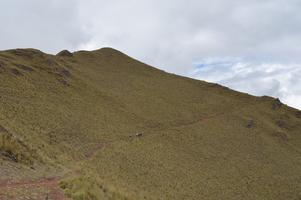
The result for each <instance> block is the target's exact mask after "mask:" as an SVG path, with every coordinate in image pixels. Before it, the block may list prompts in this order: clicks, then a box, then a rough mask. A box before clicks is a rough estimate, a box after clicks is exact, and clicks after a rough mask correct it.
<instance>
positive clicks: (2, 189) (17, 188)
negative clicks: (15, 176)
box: [0, 177, 67, 200]
mask: <svg viewBox="0 0 301 200" xmlns="http://www.w3.org/2000/svg"><path fill="white" fill-rule="evenodd" d="M59 180H60V179H59V178H58V177H51V178H41V179H39V180H23V181H18V182H11V181H0V200H65V199H67V198H65V197H64V193H63V191H62V189H61V188H60V187H59Z"/></svg>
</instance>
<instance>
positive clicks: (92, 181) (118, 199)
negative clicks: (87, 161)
mask: <svg viewBox="0 0 301 200" xmlns="http://www.w3.org/2000/svg"><path fill="white" fill-rule="evenodd" d="M99 182H100V181H99V180H96V178H92V177H89V176H83V177H76V178H71V179H66V180H63V181H61V182H60V187H61V188H62V189H63V190H64V192H65V194H66V195H67V196H68V197H69V198H72V199H74V200H102V199H107V200H127V199H128V198H127V197H125V196H124V195H122V194H120V193H119V192H117V191H114V190H112V189H109V188H107V187H105V186H104V185H103V184H100V183H99Z"/></svg>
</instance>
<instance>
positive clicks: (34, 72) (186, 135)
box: [0, 48, 301, 200]
mask: <svg viewBox="0 0 301 200" xmlns="http://www.w3.org/2000/svg"><path fill="white" fill-rule="evenodd" d="M63 192H64V193H65V198H66V199H67V198H72V199H111V200H118V199H128V200H135V199H137V200H138V199H139V200H140V199H151V200H153V199H162V200H163V199H164V200H166V199H172V200H177V199H178V200H183V199H187V200H188V199H189V200H199V199H204V200H213V199H214V200H215V199H229V200H235V199H237V200H240V199H247V200H248V199H265V200H269V199H270V200H276V199H279V200H280V199H281V200H282V199H300V198H301V111H298V110H296V109H293V108H290V107H288V106H286V105H284V104H282V103H281V102H280V101H279V100H277V99H274V98H271V97H266V96H264V97H254V96H251V95H248V94H243V93H239V92H236V91H233V90H230V89H228V88H226V87H222V86H220V85H217V84H212V83H207V82H204V81H198V80H193V79H189V78H185V77H180V76H177V75H173V74H169V73H166V72H164V71H161V70H158V69H156V68H153V67H151V66H148V65H146V64H144V63H141V62H139V61H137V60H135V59H133V58H130V57H128V56H127V55H125V54H123V53H121V52H119V51H117V50H114V49H111V48H103V49H100V50H96V51H90V52H89V51H78V52H74V53H70V52H68V51H62V52H60V53H59V54H57V55H49V54H45V53H43V52H41V51H38V50H35V49H15V50H8V51H1V52H0V199H1V200H2V199H3V200H4V199H20V198H21V199H23V198H24V197H26V198H25V199H64V197H63V196H64V195H63Z"/></svg>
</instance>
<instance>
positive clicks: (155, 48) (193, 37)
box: [0, 0, 301, 109]
mask: <svg viewBox="0 0 301 200" xmlns="http://www.w3.org/2000/svg"><path fill="white" fill-rule="evenodd" d="M0 24H1V28H0V36H1V37H0V49H3V50H4V49H9V48H23V47H26V48H27V47H32V48H37V49H40V50H42V51H45V52H47V53H57V52H58V51H60V50H62V49H69V50H71V51H75V50H79V49H87V50H92V49H98V48H101V47H104V46H110V47H113V48H116V49H119V50H121V51H123V52H125V53H126V54H128V55H130V56H132V57H135V58H137V59H139V60H141V61H144V62H146V63H148V64H151V65H154V66H156V67H158V68H161V69H164V70H165V71H168V72H172V73H176V74H180V75H185V76H190V77H193V78H198V79H203V80H207V81H211V82H218V83H221V84H223V85H226V86H229V87H231V88H233V89H236V90H240V91H244V92H248V93H251V94H254V95H270V96H274V97H279V98H280V99H281V100H282V101H283V102H284V103H287V104H289V105H290V106H294V107H297V108H300V109H301V78H300V77H301V1H300V0H210V1H205V0H127V1H125V0H110V1H105V0H47V1H41V0H26V1H24V0H1V1H0Z"/></svg>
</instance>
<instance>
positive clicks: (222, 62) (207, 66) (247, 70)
mask: <svg viewBox="0 0 301 200" xmlns="http://www.w3.org/2000/svg"><path fill="white" fill-rule="evenodd" d="M190 76H191V77H194V78H198V79H203V80H207V81H211V82H217V83H220V84H222V85H225V86H228V87H230V88H233V89H235V90H238V91H242V92H247V93H250V94H253V95H258V96H261V95H270V96H273V97H279V98H280V99H281V100H282V101H283V102H284V103H286V104H288V105H290V106H293V107H296V108H299V109H301V79H300V77H301V65H300V64H274V63H258V62H250V61H249V62H248V61H244V60H243V59H237V58H236V59H231V58H220V59H219V58H211V59H205V60H204V61H200V63H199V65H198V67H197V68H196V69H195V70H193V71H192V72H191V73H190Z"/></svg>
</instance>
